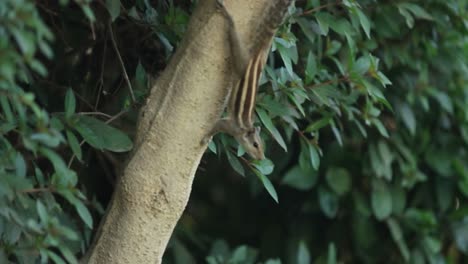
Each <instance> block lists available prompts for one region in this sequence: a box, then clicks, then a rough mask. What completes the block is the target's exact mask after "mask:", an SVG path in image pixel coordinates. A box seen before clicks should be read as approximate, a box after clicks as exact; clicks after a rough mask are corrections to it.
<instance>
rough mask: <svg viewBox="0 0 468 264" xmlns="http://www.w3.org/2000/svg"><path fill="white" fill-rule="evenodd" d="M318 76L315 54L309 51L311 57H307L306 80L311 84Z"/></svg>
mask: <svg viewBox="0 0 468 264" xmlns="http://www.w3.org/2000/svg"><path fill="white" fill-rule="evenodd" d="M316 74H317V61H316V59H315V56H314V54H313V53H312V52H311V51H309V55H308V56H307V64H306V69H305V76H306V80H309V81H308V82H307V83H310V81H312V80H313V79H314V77H315V75H316Z"/></svg>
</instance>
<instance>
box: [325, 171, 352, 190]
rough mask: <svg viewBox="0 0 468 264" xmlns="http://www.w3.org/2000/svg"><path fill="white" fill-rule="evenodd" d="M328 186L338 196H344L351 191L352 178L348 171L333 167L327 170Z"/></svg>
mask: <svg viewBox="0 0 468 264" xmlns="http://www.w3.org/2000/svg"><path fill="white" fill-rule="evenodd" d="M326 180H327V183H328V186H330V188H331V189H332V190H333V191H334V192H335V193H336V194H337V195H338V196H343V195H345V194H346V193H347V192H349V190H351V176H350V175H349V172H348V171H347V170H346V169H343V168H336V167H332V168H329V169H328V170H327V174H326Z"/></svg>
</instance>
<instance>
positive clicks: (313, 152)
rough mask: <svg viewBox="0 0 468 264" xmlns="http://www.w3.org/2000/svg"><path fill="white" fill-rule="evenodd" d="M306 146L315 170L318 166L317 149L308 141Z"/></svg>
mask: <svg viewBox="0 0 468 264" xmlns="http://www.w3.org/2000/svg"><path fill="white" fill-rule="evenodd" d="M308 146H309V155H310V161H311V163H312V167H313V168H314V169H315V170H318V169H319V166H320V157H319V154H318V151H317V149H316V147H315V146H314V145H312V144H310V142H308Z"/></svg>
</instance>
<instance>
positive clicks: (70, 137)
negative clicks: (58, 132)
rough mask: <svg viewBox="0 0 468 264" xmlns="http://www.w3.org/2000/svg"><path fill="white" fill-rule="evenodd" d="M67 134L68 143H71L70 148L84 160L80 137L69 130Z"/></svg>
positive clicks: (79, 158)
mask: <svg viewBox="0 0 468 264" xmlns="http://www.w3.org/2000/svg"><path fill="white" fill-rule="evenodd" d="M66 135H67V141H68V145H70V148H71V149H72V151H73V154H74V155H75V156H76V157H77V158H78V160H80V161H81V160H82V153H81V146H80V143H79V142H78V139H77V138H76V137H75V135H74V134H73V132H71V131H69V130H67V131H66Z"/></svg>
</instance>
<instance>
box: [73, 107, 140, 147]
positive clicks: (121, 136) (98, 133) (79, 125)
mask: <svg viewBox="0 0 468 264" xmlns="http://www.w3.org/2000/svg"><path fill="white" fill-rule="evenodd" d="M75 129H76V131H78V133H80V135H81V136H82V137H83V139H84V140H85V141H86V142H87V143H88V144H90V145H91V146H93V147H94V148H97V149H106V150H110V151H114V152H125V151H129V150H131V149H132V147H133V143H132V141H131V140H130V138H129V137H128V136H127V135H126V134H125V133H123V132H122V131H120V130H118V129H116V128H113V127H111V126H109V125H107V124H106V123H104V122H102V121H100V120H97V119H95V118H93V117H90V116H83V115H80V116H78V120H77V122H76V124H75Z"/></svg>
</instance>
